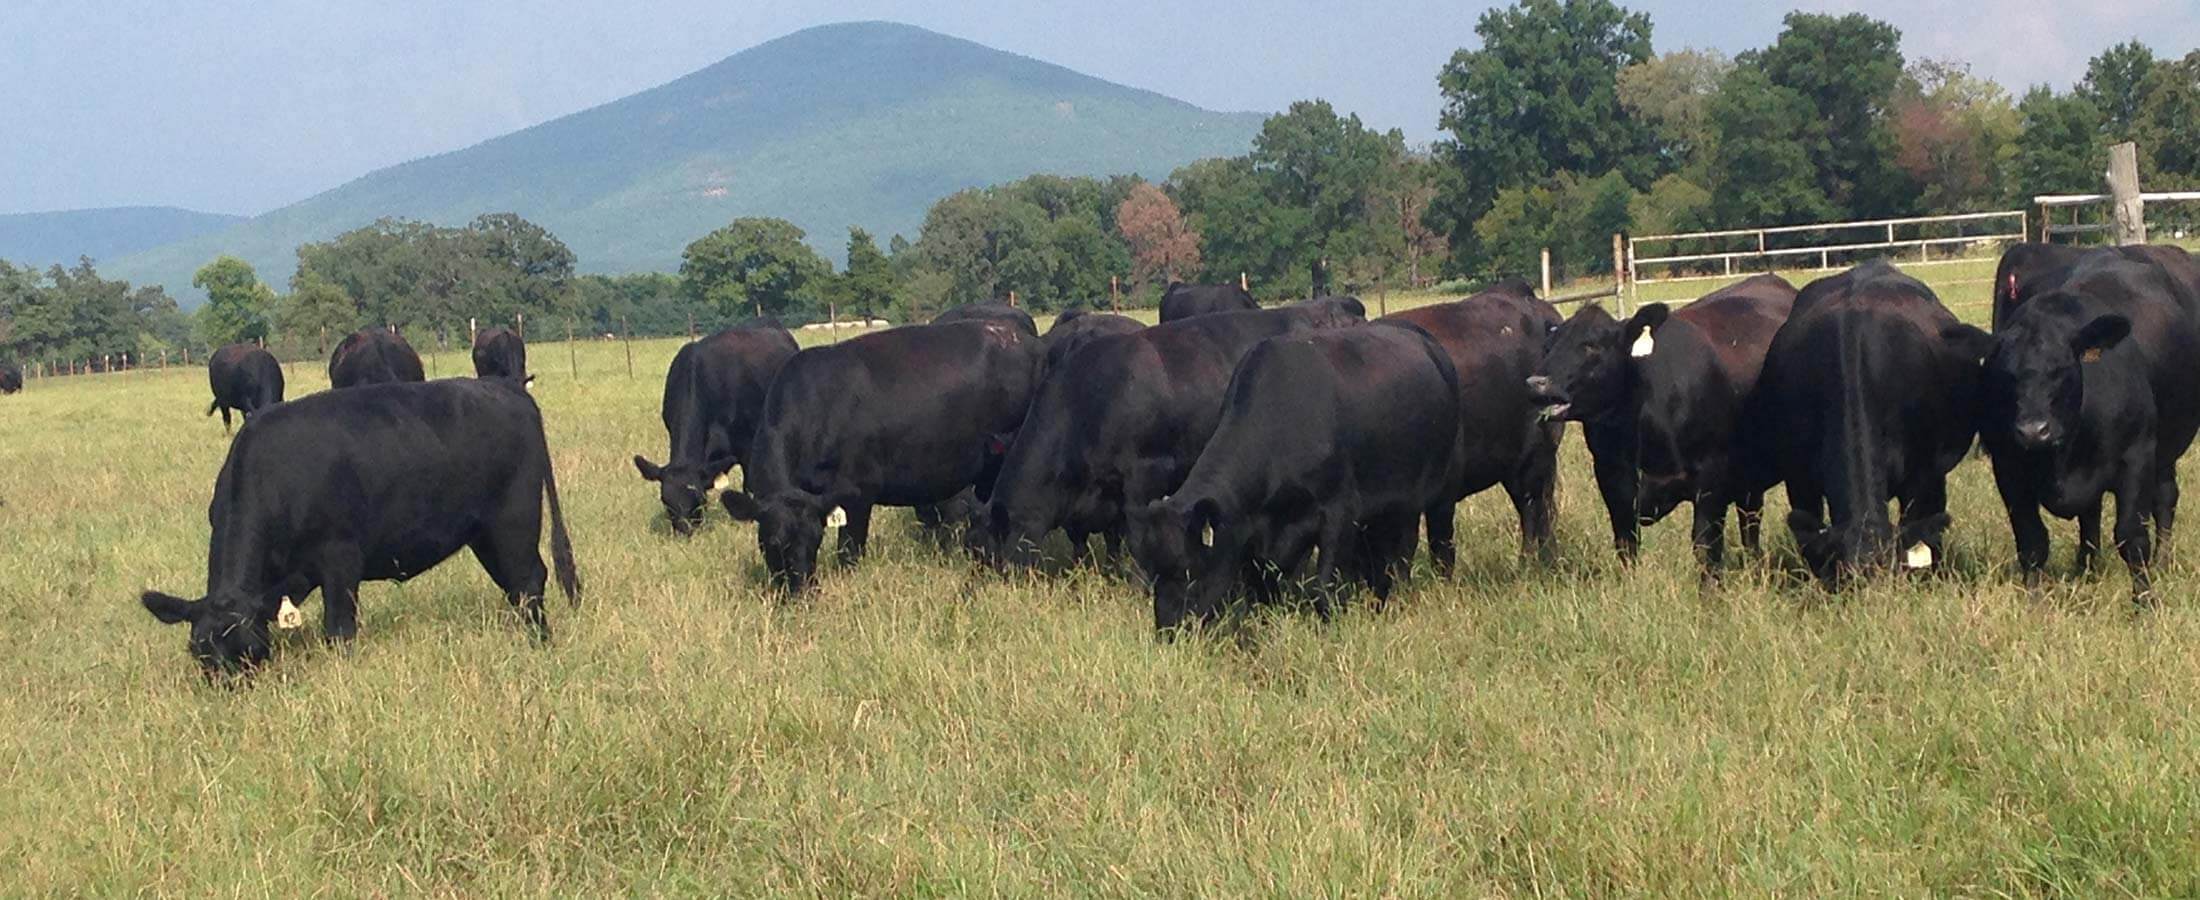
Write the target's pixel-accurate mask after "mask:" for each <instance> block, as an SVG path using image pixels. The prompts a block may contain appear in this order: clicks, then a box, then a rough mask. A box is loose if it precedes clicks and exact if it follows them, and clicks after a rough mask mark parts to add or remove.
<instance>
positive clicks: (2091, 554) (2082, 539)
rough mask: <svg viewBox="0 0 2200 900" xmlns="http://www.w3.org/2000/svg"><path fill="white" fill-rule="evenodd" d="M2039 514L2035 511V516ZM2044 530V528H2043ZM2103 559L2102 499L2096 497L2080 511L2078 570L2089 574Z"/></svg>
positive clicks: (2082, 573)
mask: <svg viewBox="0 0 2200 900" xmlns="http://www.w3.org/2000/svg"><path fill="white" fill-rule="evenodd" d="M2037 516H2038V514H2037V513H2034V517H2035V518H2036V517H2037ZM2043 530H2044V529H2043ZM2100 560H2101V501H2100V498H2098V497H2096V498H2094V500H2093V505H2091V506H2088V507H2086V508H2085V509H2083V510H2080V511H2079V512H2078V560H2077V570H2078V573H2079V574H2081V575H2084V574H2089V573H2091V572H2092V571H2093V567H2094V566H2095V565H2096V564H2098V563H2099V562H2100Z"/></svg>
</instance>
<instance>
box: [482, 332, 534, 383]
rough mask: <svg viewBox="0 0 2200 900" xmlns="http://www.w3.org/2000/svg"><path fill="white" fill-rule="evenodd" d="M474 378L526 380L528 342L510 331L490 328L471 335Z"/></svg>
mask: <svg viewBox="0 0 2200 900" xmlns="http://www.w3.org/2000/svg"><path fill="white" fill-rule="evenodd" d="M474 376H475V377H477V378H517V379H520V380H521V381H523V382H524V381H526V380H527V342H526V341H524V340H522V339H520V336H519V335H518V334H515V333H513V332H512V330H511V329H508V328H502V327H496V326H491V327H488V328H484V329H481V330H480V331H477V332H474Z"/></svg>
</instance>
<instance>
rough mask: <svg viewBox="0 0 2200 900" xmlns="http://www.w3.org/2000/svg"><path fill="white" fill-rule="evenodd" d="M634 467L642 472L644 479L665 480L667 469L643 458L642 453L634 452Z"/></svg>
mask: <svg viewBox="0 0 2200 900" xmlns="http://www.w3.org/2000/svg"><path fill="white" fill-rule="evenodd" d="M634 469H635V470H636V471H638V472H641V473H642V480H643V481H663V480H665V470H664V469H662V468H660V467H659V466H658V465H657V464H656V463H653V462H650V461H649V460H646V459H643V458H642V455H641V454H639V453H636V454H634Z"/></svg>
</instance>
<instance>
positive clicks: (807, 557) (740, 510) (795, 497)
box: [718, 490, 834, 594]
mask: <svg viewBox="0 0 2200 900" xmlns="http://www.w3.org/2000/svg"><path fill="white" fill-rule="evenodd" d="M718 500H719V502H720V503H722V504H724V505H725V507H726V513H727V514H729V515H731V516H733V518H734V521H737V522H755V523H756V547H757V550H758V551H760V552H762V553H763V555H764V567H765V569H767V570H769V571H770V572H771V576H772V582H773V583H774V584H777V585H778V586H780V587H781V588H784V589H785V590H786V591H787V592H788V593H791V594H799V593H801V592H803V591H805V590H808V589H809V587H810V584H811V582H812V580H813V579H814V578H815V577H816V576H817V548H818V546H819V545H820V544H823V543H824V542H825V517H826V516H827V515H829V514H831V512H832V510H833V508H834V507H832V506H831V505H830V504H828V503H827V502H826V501H825V499H824V498H822V497H819V496H817V495H816V494H812V493H809V492H806V491H780V492H778V493H776V494H773V495H772V496H771V497H769V498H766V499H763V500H758V499H756V498H755V497H752V496H750V495H749V494H746V493H743V492H741V491H735V490H728V491H726V492H725V493H724V494H721V495H719V497H718Z"/></svg>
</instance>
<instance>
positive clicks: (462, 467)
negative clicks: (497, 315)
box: [140, 380, 580, 674]
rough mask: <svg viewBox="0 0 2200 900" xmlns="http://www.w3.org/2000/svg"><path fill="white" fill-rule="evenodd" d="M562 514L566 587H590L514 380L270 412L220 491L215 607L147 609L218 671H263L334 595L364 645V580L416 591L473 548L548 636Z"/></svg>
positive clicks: (345, 628)
mask: <svg viewBox="0 0 2200 900" xmlns="http://www.w3.org/2000/svg"><path fill="white" fill-rule="evenodd" d="M545 501H548V503H549V507H550V554H551V558H552V559H553V560H554V561H555V563H556V565H557V576H558V585H559V587H560V588H562V589H563V590H564V592H565V595H566V596H567V597H568V598H570V599H572V600H573V601H575V602H579V599H580V578H579V575H578V574H577V573H576V572H575V570H574V566H573V548H572V544H571V542H570V541H569V540H567V538H566V534H565V517H564V514H563V513H562V512H561V511H560V510H559V508H558V485H557V479H556V478H555V477H554V476H553V475H552V473H551V470H550V451H549V448H548V447H547V446H546V445H545V444H544V441H543V435H542V414H541V412H540V411H539V410H538V409H536V407H535V402H534V400H532V399H530V398H529V397H528V395H527V394H526V392H525V391H523V390H521V389H520V388H519V386H518V385H517V384H516V383H514V382H510V381H503V380H495V381H474V380H447V381H436V382H432V383H427V384H382V385H369V386H365V387H359V388H353V389H349V390H342V391H328V392H324V393H320V394H314V395H312V396H309V397H303V398H300V399H298V400H293V401H291V402H289V403H284V404H280V405H277V406H275V407H272V408H270V409H267V410H264V411H262V412H261V413H260V414H259V415H257V416H254V417H253V418H252V421H251V422H250V423H248V424H246V425H245V427H244V428H243V429H242V430H241V431H239V432H238V434H237V440H236V442H235V443H232V444H231V445H230V447H229V458H228V460H227V461H225V462H224V463H223V464H222V468H221V474H220V475H219V476H217V477H216V478H215V481H214V499H213V502H212V504H211V505H210V506H209V507H208V509H207V519H208V521H209V522H210V523H211V524H212V525H213V539H212V542H211V544H210V545H209V548H208V558H209V564H208V566H207V584H206V595H205V596H204V597H203V598H201V599H199V600H196V601H191V600H185V599H182V598H180V597H174V596H170V595H168V594H163V593H160V592H158V591H147V592H145V593H144V594H143V595H142V596H141V597H140V600H141V602H143V603H144V605H145V608H146V610H147V611H149V612H151V613H152V614H153V616H154V617H155V618H157V619H159V620H160V621H162V622H166V623H168V624H171V625H173V624H179V623H184V622H188V623H190V624H191V639H190V648H191V654H192V655H193V656H195V657H197V658H198V660H199V663H200V665H202V666H203V667H205V669H206V671H207V672H208V673H209V674H212V673H216V672H220V671H226V670H233V669H236V668H239V667H245V668H250V667H252V666H256V665H258V664H259V663H261V662H263V661H265V660H266V659H267V657H268V654H269V652H270V646H271V645H270V641H269V637H268V627H269V625H271V624H276V623H279V622H280V623H282V624H284V625H286V626H287V625H288V624H289V623H288V622H283V620H286V619H291V618H293V617H295V616H296V615H297V613H296V610H295V608H294V607H293V606H292V604H293V602H294V601H297V600H301V599H304V597H305V596H306V595H307V594H308V593H311V592H312V591H314V590H316V589H318V590H320V592H321V603H322V606H323V609H324V617H323V619H322V624H321V629H322V634H323V635H324V636H325V637H327V639H328V640H330V641H345V640H349V639H351V638H352V636H353V635H354V634H356V633H357V631H358V628H359V624H358V613H357V609H358V606H357V604H358V595H359V583H360V582H362V581H403V580H405V579H407V578H411V577H412V576H414V575H418V574H420V573H422V572H425V571H427V570H429V569H431V568H433V567H435V565H436V564H437V563H440V562H442V561H443V560H444V559H446V558H448V557H449V556H450V555H451V554H453V553H456V552H457V551H458V550H459V548H461V547H465V548H470V549H472V550H473V552H474V556H475V558H476V559H478V560H479V561H480V562H481V567H482V568H483V569H485V570H487V571H488V573H489V577H490V579H491V580H494V581H495V582H496V584H497V587H498V588H500V589H502V590H503V591H504V593H505V596H507V597H508V598H510V600H511V602H512V604H513V605H514V606H516V607H518V608H519V609H520V610H521V612H522V613H524V614H525V616H526V618H527V620H528V622H529V623H530V624H531V625H533V626H534V630H535V632H536V634H537V635H538V636H539V637H541V638H543V639H548V637H549V635H550V625H549V621H548V620H547V619H546V618H545V617H544V615H543V611H542V592H543V581H544V578H545V574H546V573H545V571H544V568H543V565H542V556H541V554H540V553H539V552H538V550H537V546H538V542H539V541H540V540H541V538H542V507H543V503H544V502H545Z"/></svg>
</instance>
